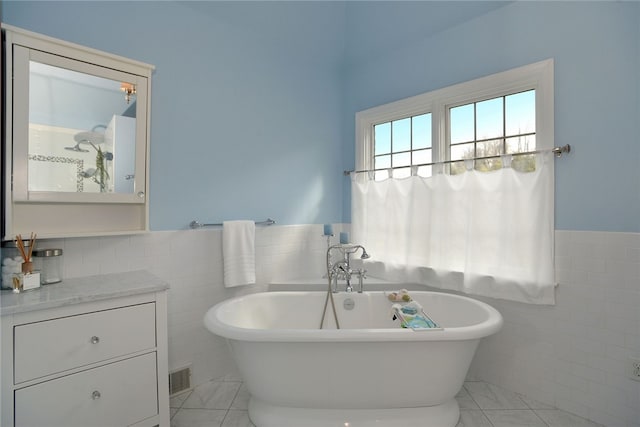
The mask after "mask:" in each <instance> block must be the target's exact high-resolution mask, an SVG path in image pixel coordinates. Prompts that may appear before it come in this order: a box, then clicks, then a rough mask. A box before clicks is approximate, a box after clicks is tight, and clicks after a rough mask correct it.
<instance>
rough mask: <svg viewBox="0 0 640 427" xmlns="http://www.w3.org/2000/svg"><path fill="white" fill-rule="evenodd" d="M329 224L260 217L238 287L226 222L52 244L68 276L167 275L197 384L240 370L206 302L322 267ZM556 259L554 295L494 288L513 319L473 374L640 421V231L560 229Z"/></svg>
mask: <svg viewBox="0 0 640 427" xmlns="http://www.w3.org/2000/svg"><path fill="white" fill-rule="evenodd" d="M339 231H340V229H339V227H334V232H336V233H339ZM321 234H322V225H318V224H317V225H297V226H278V225H275V226H270V227H259V228H257V231H256V260H257V267H256V269H257V271H256V273H257V281H258V284H257V285H255V286H248V287H240V288H232V289H225V288H224V286H223V276H222V240H221V237H222V231H221V229H219V228H212V229H202V230H182V231H161V232H152V233H149V234H145V235H135V236H118V237H100V238H77V239H63V240H56V241H49V242H47V245H48V246H49V247H61V248H63V249H64V250H65V253H64V268H65V277H78V276H87V275H93V274H100V273H110V272H121V271H131V270H137V269H146V270H149V271H151V272H152V273H154V274H156V275H157V276H159V277H160V278H162V279H164V280H166V281H167V282H168V283H169V284H170V286H171V289H170V292H169V364H170V368H172V369H175V368H180V367H182V366H184V365H187V364H191V366H192V369H193V377H192V380H193V383H194V385H197V384H202V383H205V382H207V381H209V380H211V379H216V378H221V377H223V376H225V375H229V374H231V375H234V372H235V368H234V366H233V362H232V361H231V359H230V356H229V354H228V351H227V347H226V344H225V343H224V341H223V340H222V339H220V338H217V337H215V336H213V335H212V334H210V333H209V332H208V331H207V330H206V329H205V328H204V326H203V325H202V317H203V316H204V313H205V312H206V310H207V309H208V308H209V307H211V306H212V305H214V304H216V303H217V302H220V301H222V300H224V299H227V298H230V297H233V296H235V295H240V294H242V293H248V292H255V291H260V290H265V289H266V287H267V285H268V283H269V282H270V281H272V280H286V279H293V278H296V277H310V276H311V277H320V276H322V274H323V272H322V268H323V263H324V252H325V250H326V239H324V238H323V237H321ZM40 247H42V246H40ZM556 270H557V280H558V282H559V283H560V285H559V287H558V289H557V304H556V305H555V306H533V305H526V304H520V303H513V302H508V301H500V300H494V299H485V301H487V302H489V303H490V304H492V305H493V306H494V307H496V308H497V309H498V310H499V311H500V312H501V313H502V315H503V316H504V319H505V325H504V328H503V329H502V331H500V332H499V333H498V334H497V335H495V336H493V337H490V338H489V339H486V340H484V341H483V342H482V343H481V344H480V347H479V349H478V352H477V354H476V357H475V359H474V362H473V364H472V367H471V370H470V373H469V379H471V380H483V381H487V382H490V383H493V384H497V385H499V386H502V387H505V388H507V389H509V390H512V391H515V392H518V393H521V394H524V395H526V396H530V397H531V398H534V399H536V400H538V401H540V402H543V403H548V404H552V405H554V406H556V407H558V408H560V409H564V410H566V411H569V412H572V413H574V414H577V415H580V416H582V417H585V418H589V419H591V420H593V421H596V422H598V423H601V424H604V425H606V426H609V427H640V382H637V381H633V380H631V379H629V378H628V377H627V371H626V368H627V366H628V358H629V357H635V358H639V359H640V234H633V233H600V232H574V231H557V232H556Z"/></svg>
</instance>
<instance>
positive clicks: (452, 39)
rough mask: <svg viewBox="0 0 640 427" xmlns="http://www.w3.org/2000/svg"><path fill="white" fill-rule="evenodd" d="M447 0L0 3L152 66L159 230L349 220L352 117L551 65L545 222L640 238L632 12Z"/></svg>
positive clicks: (639, 11)
mask: <svg viewBox="0 0 640 427" xmlns="http://www.w3.org/2000/svg"><path fill="white" fill-rule="evenodd" d="M447 3H448V6H445V2H340V3H337V2H283V3H280V2H164V1H163V2H57V1H54V2H49V1H47V2H23V1H20V2H18V1H15V2H14V1H5V2H3V13H4V16H3V21H4V22H6V23H9V24H12V25H16V26H19V27H22V28H25V29H29V30H32V31H36V32H39V33H43V34H47V35H51V36H53V37H58V38H61V39H65V40H69V41H73V42H77V43H81V44H84V45H88V46H91V47H95V48H98V49H102V50H105V51H109V52H113V53H116V54H120V55H124V56H128V57H132V58H136V59H139V60H142V61H145V62H149V63H152V64H155V65H156V67H157V68H156V72H155V74H154V81H153V94H152V109H153V120H152V135H151V136H152V146H151V195H150V196H151V227H152V229H154V230H163V229H180V228H184V227H185V226H186V224H188V222H189V221H191V220H192V219H194V218H199V219H201V220H206V221H215V222H218V221H221V220H224V219H231V218H246V219H262V218H266V217H267V216H271V217H273V218H275V219H276V220H278V222H279V223H283V224H298V223H323V222H338V221H345V222H349V221H350V200H349V197H350V195H349V182H348V179H347V178H344V177H343V176H342V173H341V172H342V170H344V169H351V168H353V164H354V114H355V113H356V112H357V111H360V110H363V109H366V108H369V107H372V106H375V105H379V104H382V103H386V102H390V101H394V100H397V99H402V98H405V97H408V96H412V95H417V94H419V93H423V92H426V91H429V90H433V89H437V88H440V87H443V86H448V85H451V84H455V83H458V82H462V81H466V80H469V79H473V78H477V77H480V76H483V75H487V74H491V73H495V72H499V71H503V70H506V69H509V68H513V67H517V66H520V65H525V64H528V63H532V62H535V61H539V60H542V59H546V58H555V67H556V68H555V71H556V72H555V88H556V89H555V95H556V97H555V127H556V145H563V144H566V143H569V144H571V145H572V147H573V148H574V151H573V153H572V154H571V155H569V156H567V157H565V158H563V159H560V160H559V161H557V167H556V188H557V191H556V228H558V229H571V230H608V231H635V232H638V231H640V172H639V169H638V166H639V165H640V142H639V138H638V135H640V125H639V124H638V123H639V122H640V108H639V99H640V85H639V84H638V76H640V4H638V3H636V2H515V3H502V2H489V3H486V2H471V3H466V2H447ZM454 9H455V10H454ZM454 17H455V19H453V18H454ZM421 18H424V24H423V23H422V22H423V20H422V19H421ZM427 21H430V22H429V23H427Z"/></svg>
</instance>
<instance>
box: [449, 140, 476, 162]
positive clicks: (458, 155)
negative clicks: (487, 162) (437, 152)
mask: <svg viewBox="0 0 640 427" xmlns="http://www.w3.org/2000/svg"><path fill="white" fill-rule="evenodd" d="M473 146H474V144H473V143H471V144H460V145H452V146H451V160H460V159H471V158H473V157H475V155H474V152H473Z"/></svg>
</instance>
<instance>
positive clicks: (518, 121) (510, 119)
mask: <svg viewBox="0 0 640 427" xmlns="http://www.w3.org/2000/svg"><path fill="white" fill-rule="evenodd" d="M505 109H506V113H505V116H506V117H505V119H506V131H507V136H509V135H521V134H523V133H532V132H535V131H536V91H535V90H530V91H527V92H521V93H516V94H513V95H509V96H507V97H506V100H505Z"/></svg>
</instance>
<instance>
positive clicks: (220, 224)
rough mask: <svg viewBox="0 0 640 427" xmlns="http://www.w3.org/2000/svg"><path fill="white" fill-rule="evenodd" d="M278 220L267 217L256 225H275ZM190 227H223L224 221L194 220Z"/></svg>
mask: <svg viewBox="0 0 640 427" xmlns="http://www.w3.org/2000/svg"><path fill="white" fill-rule="evenodd" d="M275 223H276V221H275V220H273V219H271V218H267V219H266V220H265V221H260V222H256V225H273V224H275ZM189 227H190V228H202V227H222V223H221V222H220V223H216V224H202V223H201V222H198V221H196V220H193V221H191V222H190V223H189Z"/></svg>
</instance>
